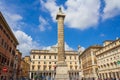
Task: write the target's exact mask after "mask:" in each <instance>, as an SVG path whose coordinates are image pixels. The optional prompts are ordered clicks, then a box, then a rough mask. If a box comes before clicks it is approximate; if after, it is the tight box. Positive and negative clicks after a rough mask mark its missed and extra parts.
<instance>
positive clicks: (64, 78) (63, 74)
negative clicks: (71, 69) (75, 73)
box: [55, 62, 69, 80]
mask: <svg viewBox="0 0 120 80" xmlns="http://www.w3.org/2000/svg"><path fill="white" fill-rule="evenodd" d="M55 80H69V74H68V67H67V65H66V63H65V62H62V63H61V62H60V63H59V62H58V65H57V67H56V76H55Z"/></svg>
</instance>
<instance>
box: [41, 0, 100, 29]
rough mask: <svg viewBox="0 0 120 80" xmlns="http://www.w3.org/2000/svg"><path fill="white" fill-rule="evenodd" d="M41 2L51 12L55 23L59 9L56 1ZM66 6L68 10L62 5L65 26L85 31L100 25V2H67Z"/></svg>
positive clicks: (74, 0) (80, 0)
mask: <svg viewBox="0 0 120 80" xmlns="http://www.w3.org/2000/svg"><path fill="white" fill-rule="evenodd" d="M40 2H41V4H42V6H44V8H45V9H47V10H48V11H49V12H50V14H51V16H52V18H53V21H55V16H56V13H57V12H58V7H59V6H58V5H57V4H56V2H55V0H47V1H46V2H44V0H40ZM65 6H66V8H65V7H64V6H63V5H61V7H62V9H63V12H65V14H66V19H65V24H66V25H68V27H70V28H76V29H81V30H84V29H87V28H89V27H92V26H94V25H96V24H97V23H98V19H99V8H100V1H99V0H67V1H66V2H65ZM91 19H92V20H91Z"/></svg>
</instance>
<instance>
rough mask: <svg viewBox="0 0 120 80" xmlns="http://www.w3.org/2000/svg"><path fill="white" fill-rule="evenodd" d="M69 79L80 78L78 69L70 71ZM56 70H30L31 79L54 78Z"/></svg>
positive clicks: (77, 79)
mask: <svg viewBox="0 0 120 80" xmlns="http://www.w3.org/2000/svg"><path fill="white" fill-rule="evenodd" d="M68 73H69V80H79V72H78V71H69V72H68ZM55 75H56V72H55V71H30V76H29V77H30V79H38V80H39V79H42V80H54V78H55Z"/></svg>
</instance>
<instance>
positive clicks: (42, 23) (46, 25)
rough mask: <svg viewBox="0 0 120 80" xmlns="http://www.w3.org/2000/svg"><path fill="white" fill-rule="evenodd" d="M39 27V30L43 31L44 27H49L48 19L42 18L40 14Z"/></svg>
mask: <svg viewBox="0 0 120 80" xmlns="http://www.w3.org/2000/svg"><path fill="white" fill-rule="evenodd" d="M39 23H40V24H39V29H40V31H45V30H46V29H51V27H50V25H49V23H48V21H47V20H46V19H44V18H43V17H42V16H40V17H39Z"/></svg>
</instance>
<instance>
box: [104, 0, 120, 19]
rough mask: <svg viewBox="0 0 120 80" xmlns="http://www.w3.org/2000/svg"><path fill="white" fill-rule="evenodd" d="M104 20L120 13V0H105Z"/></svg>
mask: <svg viewBox="0 0 120 80" xmlns="http://www.w3.org/2000/svg"><path fill="white" fill-rule="evenodd" d="M104 1H105V4H106V5H105V8H104V10H103V12H104V14H103V20H105V19H108V18H112V17H114V16H116V15H120V0H104Z"/></svg>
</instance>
